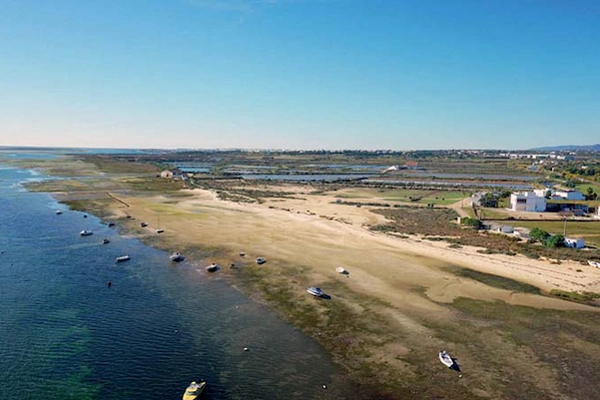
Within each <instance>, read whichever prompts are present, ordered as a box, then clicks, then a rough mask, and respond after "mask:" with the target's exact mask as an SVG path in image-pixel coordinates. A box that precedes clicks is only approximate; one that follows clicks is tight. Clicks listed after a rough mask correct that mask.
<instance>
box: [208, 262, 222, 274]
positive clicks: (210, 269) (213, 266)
mask: <svg viewBox="0 0 600 400" xmlns="http://www.w3.org/2000/svg"><path fill="white" fill-rule="evenodd" d="M205 269H206V270H207V271H208V272H215V271H216V270H218V269H219V266H218V265H217V264H216V263H212V264H210V265H208V266H206V267H205Z"/></svg>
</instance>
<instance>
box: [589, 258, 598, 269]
mask: <svg viewBox="0 0 600 400" xmlns="http://www.w3.org/2000/svg"><path fill="white" fill-rule="evenodd" d="M588 264H589V265H590V267H596V268H600V261H592V260H588Z"/></svg>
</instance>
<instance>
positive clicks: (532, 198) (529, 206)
mask: <svg viewBox="0 0 600 400" xmlns="http://www.w3.org/2000/svg"><path fill="white" fill-rule="evenodd" d="M510 209H511V210H512V211H528V212H543V211H546V198H545V197H544V196H538V195H537V194H536V193H535V192H533V191H532V192H516V193H513V194H511V195H510Z"/></svg>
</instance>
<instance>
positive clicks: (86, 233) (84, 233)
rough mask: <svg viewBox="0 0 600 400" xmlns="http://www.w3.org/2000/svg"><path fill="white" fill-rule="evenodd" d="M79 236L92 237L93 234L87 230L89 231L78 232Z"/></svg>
mask: <svg viewBox="0 0 600 400" xmlns="http://www.w3.org/2000/svg"><path fill="white" fill-rule="evenodd" d="M79 234H80V235H81V236H90V235H93V234H94V232H92V231H91V230H89V229H84V230H82V231H81V232H79Z"/></svg>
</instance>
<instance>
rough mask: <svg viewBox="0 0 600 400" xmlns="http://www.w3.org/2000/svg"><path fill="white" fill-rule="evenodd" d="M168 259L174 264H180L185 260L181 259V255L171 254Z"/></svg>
mask: <svg viewBox="0 0 600 400" xmlns="http://www.w3.org/2000/svg"><path fill="white" fill-rule="evenodd" d="M169 258H170V259H171V261H175V262H180V261H183V260H185V257H183V256H182V255H181V253H173V254H171V255H170V256H169Z"/></svg>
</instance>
